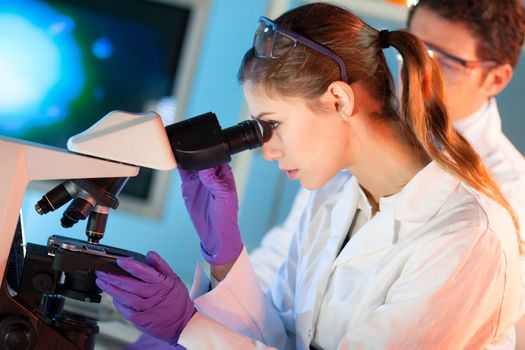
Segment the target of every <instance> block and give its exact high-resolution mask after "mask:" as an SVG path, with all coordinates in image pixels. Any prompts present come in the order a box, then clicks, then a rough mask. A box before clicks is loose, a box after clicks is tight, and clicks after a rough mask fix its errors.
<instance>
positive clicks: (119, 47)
mask: <svg viewBox="0 0 525 350" xmlns="http://www.w3.org/2000/svg"><path fill="white" fill-rule="evenodd" d="M189 16H190V11H189V9H187V8H184V7H181V6H174V5H167V4H166V3H161V2H156V1H152V0H111V1H108V0H45V1H44V0H42V1H36V0H34V1H33V0H1V1H0V134H2V135H6V136H11V137H15V138H19V139H23V140H29V141H33V142H38V143H42V144H47V145H52V146H58V147H63V148H65V147H66V143H67V139H68V138H69V137H70V136H73V135H75V134H77V133H79V132H81V131H84V130H86V129H87V128H89V127H90V126H91V125H93V124H94V123H95V122H96V121H97V120H99V119H100V118H102V117H103V116H104V115H106V114H107V113H108V112H110V111H112V110H117V109H118V110H124V111H128V112H136V113H138V112H143V111H144V110H146V109H148V108H147V107H146V106H148V105H151V104H152V103H155V101H159V100H162V98H163V97H165V96H170V95H172V89H173V83H174V79H175V75H176V73H177V66H178V63H179V58H180V54H181V50H182V45H183V40H184V36H185V31H186V27H187V24H188V20H189ZM127 187H129V186H127ZM144 195H146V194H144Z"/></svg>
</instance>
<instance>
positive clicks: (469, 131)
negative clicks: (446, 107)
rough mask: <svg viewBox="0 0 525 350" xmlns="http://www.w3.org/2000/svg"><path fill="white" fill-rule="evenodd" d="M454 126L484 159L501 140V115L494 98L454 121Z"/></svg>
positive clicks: (497, 146)
mask: <svg viewBox="0 0 525 350" xmlns="http://www.w3.org/2000/svg"><path fill="white" fill-rule="evenodd" d="M454 127H455V128H456V129H457V130H458V131H459V132H460V133H461V134H462V135H463V136H464V137H465V138H466V139H467V140H468V142H470V143H471V144H472V146H473V147H474V149H475V150H476V152H478V153H479V154H480V156H481V158H483V159H485V158H487V157H488V156H489V154H490V153H492V152H494V150H495V149H499V148H500V145H499V143H500V142H501V135H502V133H503V131H502V129H501V117H500V114H499V111H498V105H497V102H496V99H495V98H491V99H489V100H488V101H487V102H486V103H485V104H483V106H481V108H480V109H479V110H477V111H476V112H474V113H473V114H471V115H470V116H468V117H466V118H465V119H461V120H458V121H456V122H455V123H454Z"/></svg>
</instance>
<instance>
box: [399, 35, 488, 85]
mask: <svg viewBox="0 0 525 350" xmlns="http://www.w3.org/2000/svg"><path fill="white" fill-rule="evenodd" d="M423 43H424V44H425V46H426V48H427V52H428V55H429V56H430V57H432V58H434V59H435V60H436V61H437V62H438V63H439V65H440V67H441V71H442V72H443V76H444V78H445V81H446V82H447V83H449V84H456V83H459V82H461V80H462V79H463V78H464V77H465V76H471V75H473V74H474V72H476V69H477V68H493V67H496V66H497V65H498V63H497V62H496V61H492V60H480V61H473V60H465V59H462V58H460V57H458V56H455V55H453V54H451V53H449V52H446V51H444V50H441V49H439V48H437V47H436V46H434V45H432V44H430V43H426V42H423ZM397 58H398V61H399V63H402V62H403V58H402V57H401V55H397Z"/></svg>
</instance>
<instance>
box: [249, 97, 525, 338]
mask: <svg viewBox="0 0 525 350" xmlns="http://www.w3.org/2000/svg"><path fill="white" fill-rule="evenodd" d="M455 127H456V129H457V130H459V131H460V132H461V134H462V135H463V136H464V137H465V138H466V139H467V140H468V141H469V142H470V144H471V145H472V146H473V147H474V149H475V150H476V151H477V152H478V153H479V155H480V156H481V159H482V160H483V162H484V163H485V165H486V166H487V167H488V168H489V170H490V171H491V173H492V175H493V176H494V177H495V179H496V181H497V182H498V184H499V186H500V187H501V190H502V191H503V194H504V195H505V197H506V198H507V200H508V201H509V202H510V204H511V205H512V207H513V208H514V210H515V211H516V213H517V215H518V218H519V220H520V222H521V226H524V227H525V158H524V157H523V155H522V154H521V153H520V152H519V151H518V150H517V149H516V148H515V147H514V145H512V143H511V142H510V141H509V139H508V138H507V137H506V136H505V134H503V131H502V130H501V118H500V115H499V112H498V107H497V103H496V99H495V98H492V99H490V100H489V101H487V103H485V104H484V105H483V106H482V108H480V109H479V110H478V111H477V112H475V113H474V114H472V115H471V116H469V117H467V118H465V119H463V120H460V121H458V122H456V124H455ZM309 195H310V191H309V190H307V189H304V188H301V189H300V190H299V192H298V193H297V196H296V199H295V200H294V203H293V206H292V209H291V211H290V214H289V215H288V217H287V218H286V221H285V222H284V223H283V224H281V225H278V226H276V227H274V228H272V229H271V230H270V231H268V233H267V234H266V235H265V236H264V238H263V240H262V242H261V245H260V246H259V247H258V248H257V249H255V250H254V251H253V252H252V253H251V254H250V261H251V262H252V266H253V269H254V271H255V273H256V275H257V278H258V279H259V282H260V283H261V286H262V288H263V290H266V289H268V288H269V287H270V285H271V281H272V279H273V278H274V276H275V272H276V271H277V269H278V267H279V266H280V265H281V264H282V262H283V261H284V259H285V257H286V254H287V252H288V247H289V245H290V241H291V239H292V234H293V232H294V231H295V229H296V228H297V226H298V224H299V219H300V217H301V213H302V212H303V210H304V209H305V207H306V204H307V202H308V196H309ZM522 232H525V229H524V230H522ZM522 235H523V234H522ZM523 237H524V239H525V235H523ZM523 264H524V269H523V280H524V283H525V261H524V263H523ZM523 304H524V305H523V308H524V312H525V301H524V302H523ZM524 331H525V330H524Z"/></svg>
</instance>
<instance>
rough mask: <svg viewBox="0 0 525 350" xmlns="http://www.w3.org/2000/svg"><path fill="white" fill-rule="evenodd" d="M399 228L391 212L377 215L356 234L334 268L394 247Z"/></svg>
mask: <svg viewBox="0 0 525 350" xmlns="http://www.w3.org/2000/svg"><path fill="white" fill-rule="evenodd" d="M397 228H398V225H396V221H395V219H394V216H393V214H392V211H391V210H385V211H381V212H379V213H377V215H376V216H374V218H373V219H372V220H370V221H369V222H368V223H366V224H365V225H364V226H363V227H362V228H361V229H359V230H358V231H357V232H356V233H355V234H354V236H353V237H352V239H350V241H349V242H348V243H347V244H346V246H345V247H344V249H343V250H342V251H341V253H340V254H339V256H338V257H337V259H336V261H335V264H334V266H337V265H340V264H344V263H345V262H347V261H348V260H350V259H357V258H359V257H361V256H364V255H368V254H371V253H374V252H376V251H378V250H381V249H384V248H388V247H390V246H392V244H394V243H395V239H396V237H397V232H396V231H397V230H396V229H397Z"/></svg>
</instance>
